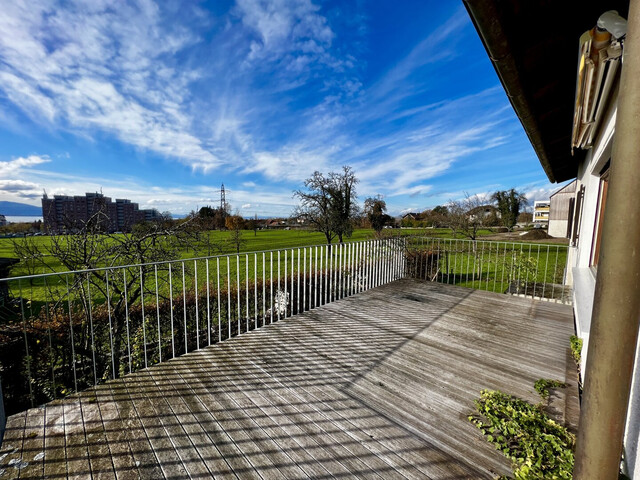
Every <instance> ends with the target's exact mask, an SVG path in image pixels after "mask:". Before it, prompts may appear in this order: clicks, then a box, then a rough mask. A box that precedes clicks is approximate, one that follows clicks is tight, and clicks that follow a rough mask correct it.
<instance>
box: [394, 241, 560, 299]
mask: <svg viewBox="0 0 640 480" xmlns="http://www.w3.org/2000/svg"><path fill="white" fill-rule="evenodd" d="M567 254H568V246H566V245H551V244H533V243H520V242H496V241H486V240H460V239H438V238H432V237H409V238H408V239H407V255H406V256H407V258H406V268H407V272H406V276H408V277H413V278H423V279H427V280H431V281H437V282H441V283H448V284H452V285H461V286H464V287H470V288H476V289H480V290H487V291H492V292H500V293H507V294H511V295H518V296H524V297H531V298H536V299H539V300H546V301H554V302H560V303H568V304H570V303H571V289H570V287H568V286H567V285H565V279H566V264H567Z"/></svg>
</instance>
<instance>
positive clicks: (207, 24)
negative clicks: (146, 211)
mask: <svg viewBox="0 0 640 480" xmlns="http://www.w3.org/2000/svg"><path fill="white" fill-rule="evenodd" d="M432 7H433V8H432ZM208 8H210V5H206V4H198V5H195V4H189V3H187V4H183V3H181V2H155V1H153V0H126V1H123V2H119V3H118V5H117V7H114V6H113V5H112V2H107V1H106V0H95V1H91V2H86V1H81V0H70V1H64V2H63V1H62V0H52V1H49V0H33V1H32V2H28V4H27V3H24V2H8V3H7V5H3V11H2V14H0V32H2V35H0V124H2V125H0V135H2V133H3V132H4V133H5V134H6V133H7V132H19V135H22V136H21V139H22V140H24V139H25V138H26V137H27V136H29V139H30V140H33V139H37V140H38V141H40V137H47V138H49V139H51V138H53V140H52V141H51V144H53V145H54V146H52V147H51V148H48V149H46V148H45V149H43V148H41V147H40V145H43V144H45V142H44V141H42V143H38V144H37V145H38V147H37V148H38V149H39V150H40V151H41V152H42V151H47V152H48V153H50V155H51V157H50V158H53V159H55V161H54V162H51V163H48V162H50V159H49V157H44V156H41V157H33V158H32V157H27V156H26V155H27V154H28V153H29V152H31V151H32V150H31V148H32V147H31V145H32V144H34V143H33V142H27V141H23V149H26V150H22V151H16V152H13V153H12V152H7V151H6V150H2V149H0V155H6V157H4V158H12V157H18V156H20V155H22V157H20V158H15V159H14V160H9V161H7V162H0V178H2V180H3V183H0V195H1V196H2V197H3V198H10V197H13V198H24V199H27V200H29V201H32V203H35V201H33V200H35V197H30V195H34V194H35V193H34V192H36V191H40V190H41V189H42V188H46V189H47V191H48V192H50V193H69V194H83V193H84V192H85V191H93V190H96V189H99V188H100V187H104V189H105V193H106V194H108V195H110V196H113V197H115V196H122V197H125V198H131V199H132V200H134V201H139V202H140V203H141V204H143V205H156V206H159V207H160V206H162V208H163V209H171V210H174V211H176V212H178V213H184V212H188V211H189V210H191V209H193V208H195V207H196V206H197V205H203V204H206V203H207V202H209V201H210V200H211V202H209V203H212V204H217V202H218V199H215V198H211V197H212V196H215V195H214V194H212V193H211V187H204V186H203V185H206V184H210V185H214V184H215V185H219V184H220V183H221V182H224V183H225V186H227V187H228V188H229V195H230V196H231V197H232V202H233V204H234V206H236V207H237V206H240V205H242V206H246V205H248V204H250V205H251V207H247V208H246V209H249V208H250V209H253V208H258V205H259V208H260V211H259V212H258V213H260V214H285V215H286V214H288V212H289V211H290V210H291V208H292V206H293V204H294V202H295V200H294V199H293V198H292V197H291V192H292V190H294V189H295V188H299V187H300V186H301V184H302V182H303V180H304V179H305V178H307V177H308V176H309V175H311V174H312V173H313V171H315V170H320V171H323V172H328V171H331V170H334V171H335V170H338V169H339V168H340V167H341V166H342V165H351V166H353V167H354V169H355V171H356V174H357V175H358V177H359V178H360V180H361V183H360V184H359V185H358V192H359V194H360V195H361V197H366V196H369V195H375V194H384V195H385V196H386V198H387V199H388V202H389V204H390V206H392V208H393V209H394V212H397V211H400V210H401V209H402V208H404V207H405V206H406V205H407V204H411V205H420V204H421V203H426V202H430V201H442V196H441V192H442V191H456V190H458V189H460V188H461V187H460V186H459V185H451V184H452V183H456V182H457V183H460V182H462V181H463V180H465V181H467V182H468V183H470V185H468V189H469V190H471V191H481V190H483V189H486V188H487V184H489V183H499V182H496V181H495V180H494V179H487V178H486V177H487V176H490V174H488V173H483V174H482V175H479V174H478V173H477V172H478V171H479V168H476V167H474V166H478V165H481V164H483V165H484V164H486V165H487V167H486V168H485V170H486V171H489V170H490V169H491V165H494V164H495V163H492V162H493V159H492V158H491V155H492V154H493V153H495V152H497V151H500V152H501V155H502V157H501V158H503V159H504V162H505V164H506V162H507V158H510V157H513V156H514V155H516V154H517V155H520V154H521V152H524V155H525V156H526V155H531V153H530V152H529V151H528V150H527V151H525V149H523V148H521V147H522V142H520V144H519V145H518V148H517V149H515V148H512V145H513V143H514V138H517V136H518V135H520V136H522V133H521V132H520V131H519V130H518V129H519V128H520V127H519V124H518V122H517V120H516V119H515V117H514V116H513V114H512V113H511V112H510V107H509V104H508V101H507V100H506V98H505V96H504V92H503V91H502V89H501V88H500V86H499V85H498V81H497V79H495V78H494V73H493V71H492V70H491V67H490V63H489V61H488V60H486V62H485V63H486V64H487V65H486V68H485V70H487V71H488V72H489V75H491V77H490V78H489V77H487V75H486V72H485V74H483V75H484V81H483V82H482V83H481V84H478V85H474V84H473V82H472V81H471V80H470V78H467V77H470V76H471V75H473V73H474V72H475V71H476V70H474V68H477V67H476V66H474V64H475V63H474V62H477V61H478V60H477V55H476V57H474V59H473V61H470V60H469V59H468V58H465V57H464V55H465V54H466V53H468V50H467V49H468V47H469V45H468V44H469V43H470V42H471V40H473V38H474V37H475V32H474V30H473V27H472V26H471V24H470V22H469V19H468V18H467V16H466V14H465V12H464V9H462V8H459V7H457V6H456V7H449V6H438V7H437V8H436V7H435V6H434V5H432V6H427V7H421V9H420V8H417V7H416V9H417V10H421V12H422V15H425V22H424V25H422V24H420V28H415V27H414V28H413V29H412V30H411V31H406V32H405V31H404V30H403V31H402V32H400V29H398V32H396V31H394V30H393V29H389V30H388V31H385V32H384V34H381V33H380V32H378V31H377V30H376V29H375V27H372V26H371V25H368V23H367V22H369V21H374V20H372V19H371V18H370V16H375V14H376V13H377V12H376V11H375V10H376V8H377V7H376V6H375V5H374V6H371V5H369V4H366V3H361V2H358V1H353V2H317V1H314V0H272V1H267V0H236V1H235V2H234V3H233V4H232V5H227V4H216V6H215V7H214V8H211V9H209V10H208ZM434 9H435V10H438V16H437V18H438V23H437V24H436V22H435V21H430V19H431V16H429V17H427V16H426V15H427V13H428V14H429V15H431V13H432V12H431V10H434ZM398 11H399V12H400V13H402V14H403V15H405V17H407V16H409V15H414V14H415V13H414V12H413V9H412V11H411V12H404V10H403V9H402V8H400V9H398ZM403 12H404V13H403ZM434 15H435V14H434ZM377 21H380V22H381V23H383V22H382V21H384V22H386V21H387V19H386V18H382V19H380V18H378V19H377ZM382 35H384V36H382ZM386 35H389V40H390V44H392V47H390V48H389V51H390V52H392V53H391V54H390V53H387V54H386V56H384V58H382V57H383V56H382V55H381V58H378V55H379V51H378V50H377V47H379V46H381V45H383V44H384V43H386V42H387V38H386ZM473 41H475V42H476V43H478V44H479V42H478V40H477V39H475V40H473ZM478 48H481V46H479V47H478ZM476 53H477V52H476ZM483 58H484V57H483ZM483 68H484V67H483ZM4 124H6V125H4ZM24 124H29V126H28V128H26V130H28V134H24V133H20V132H24V130H25V128H24ZM42 133H44V135H41V134H42ZM69 137H71V138H73V139H74V140H73V141H71V142H70V145H65V144H64V142H65V141H66V139H67V138H69ZM76 141H77V142H78V144H79V145H80V146H79V147H78V146H77V145H73V143H74V142H76ZM86 145H88V147H87V146H86ZM103 146H106V147H107V148H106V149H105V150H110V152H109V155H111V156H110V157H109V155H107V154H105V155H101V153H96V152H98V151H100V150H102V149H103V148H102V147H103ZM110 147H111V148H110ZM83 149H86V150H92V151H91V155H87V157H88V158H91V160H88V158H85V155H84V151H83ZM529 150H530V149H529ZM61 151H62V152H65V154H62V155H60V154H58V153H57V152H61ZM67 151H69V152H71V153H66V152H67ZM514 152H516V153H514ZM114 156H122V157H126V161H122V162H121V163H120V164H119V165H118V168H119V169H117V170H116V167H115V166H114V169H113V170H112V171H110V172H109V174H108V175H111V176H110V177H108V178H103V174H104V173H103V172H105V170H106V169H101V170H100V173H99V174H96V175H95V177H96V178H91V175H90V173H87V172H91V171H92V166H91V165H90V163H91V162H96V163H100V162H109V161H110V159H112V158H113V157H114ZM129 157H131V158H129ZM29 158H32V159H31V160H28V159H29ZM34 159H35V160H34ZM38 159H39V160H38ZM19 161H21V162H27V163H23V164H20V163H19ZM12 162H13V163H12ZM15 162H18V163H15ZM28 162H32V163H28ZM81 162H82V163H81ZM483 162H484V163H483ZM180 164H182V165H180ZM63 165H64V168H62V167H61V166H63ZM74 165H79V166H81V167H82V168H73V166H74ZM185 166H186V168H185ZM534 168H535V167H534ZM16 171H19V172H21V174H20V175H15V172H16ZM452 172H456V175H457V177H459V178H460V180H458V179H456V180H452V179H448V180H446V181H445V180H444V179H445V178H447V177H450V176H451V173H452ZM123 178H125V179H124V180H123ZM516 180H517V181H518V182H519V183H525V182H529V181H532V179H531V175H530V174H529V173H528V172H527V173H526V174H524V173H523V174H522V178H517V177H516V176H515V175H514V174H512V175H511V177H510V181H514V182H515V181H516ZM18 181H21V182H23V183H22V184H20V183H18ZM189 202H192V203H191V204H190V205H189ZM246 209H245V210H246ZM285 210H287V211H285Z"/></svg>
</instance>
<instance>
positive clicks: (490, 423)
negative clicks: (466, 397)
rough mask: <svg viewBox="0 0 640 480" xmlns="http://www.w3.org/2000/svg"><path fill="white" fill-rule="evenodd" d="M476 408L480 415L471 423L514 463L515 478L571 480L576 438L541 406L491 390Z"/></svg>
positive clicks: (483, 395) (483, 393) (471, 418)
mask: <svg viewBox="0 0 640 480" xmlns="http://www.w3.org/2000/svg"><path fill="white" fill-rule="evenodd" d="M536 383H537V382H536ZM475 404H476V409H477V411H478V413H477V414H474V415H471V416H470V417H469V420H470V421H471V422H472V423H473V424H474V425H476V426H477V427H478V428H479V429H480V430H481V431H482V433H483V434H484V435H485V436H486V438H487V440H488V441H489V442H491V443H493V444H494V445H495V446H496V448H497V449H498V450H500V451H502V453H503V454H504V455H505V456H506V457H507V458H509V459H510V460H511V461H512V462H513V475H514V478H516V479H518V480H525V479H526V480H530V479H567V480H568V479H571V478H572V474H573V465H574V456H573V450H574V446H575V437H574V435H573V434H571V433H570V432H568V431H567V429H566V428H564V427H563V426H562V425H559V424H558V423H556V422H555V421H553V420H552V419H551V418H549V416H548V415H547V414H546V413H545V412H544V411H543V408H542V404H538V405H532V404H530V403H528V402H526V401H524V400H521V399H519V398H516V397H513V396H511V395H508V394H506V393H503V392H500V391H489V390H483V391H482V392H481V396H480V398H479V399H478V400H476V402H475ZM501 478H506V477H501Z"/></svg>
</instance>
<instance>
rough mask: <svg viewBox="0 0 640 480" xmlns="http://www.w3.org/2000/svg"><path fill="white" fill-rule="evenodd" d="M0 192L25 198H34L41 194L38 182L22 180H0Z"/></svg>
mask: <svg viewBox="0 0 640 480" xmlns="http://www.w3.org/2000/svg"><path fill="white" fill-rule="evenodd" d="M0 192H2V193H6V194H9V195H15V196H18V197H20V198H26V199H35V198H38V197H40V196H41V195H42V191H41V190H40V186H39V185H38V184H36V183H33V182H25V181H23V180H0Z"/></svg>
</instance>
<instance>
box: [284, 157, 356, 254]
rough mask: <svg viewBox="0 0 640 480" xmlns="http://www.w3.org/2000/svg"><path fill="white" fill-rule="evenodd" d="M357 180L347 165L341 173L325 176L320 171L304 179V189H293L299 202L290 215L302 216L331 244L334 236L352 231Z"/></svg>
mask: <svg viewBox="0 0 640 480" xmlns="http://www.w3.org/2000/svg"><path fill="white" fill-rule="evenodd" d="M357 183H358V179H357V178H356V176H355V174H354V172H353V170H352V169H351V167H343V168H342V172H331V173H329V175H327V176H325V175H323V174H322V173H320V172H314V173H313V175H312V176H311V177H310V178H308V179H307V180H305V182H304V185H305V187H306V190H296V191H295V192H294V194H293V195H294V196H295V197H298V199H300V205H299V206H298V207H296V209H295V210H294V213H293V216H296V217H300V218H303V219H304V220H305V221H306V222H308V223H309V224H311V225H312V226H313V227H314V229H315V230H316V231H318V232H322V233H323V234H324V236H325V238H326V239H327V243H331V241H332V240H333V238H335V237H336V236H337V237H338V239H339V241H340V242H342V241H343V240H344V237H345V236H346V237H349V236H351V233H352V232H353V218H354V217H355V216H356V214H357V213H358V206H357V204H356V198H357V196H356V191H355V185H356V184H357Z"/></svg>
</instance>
